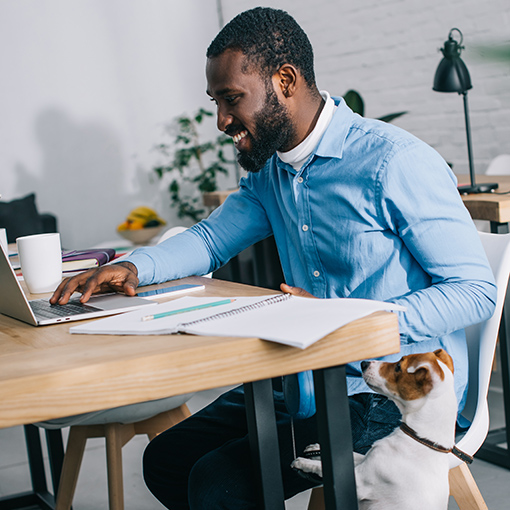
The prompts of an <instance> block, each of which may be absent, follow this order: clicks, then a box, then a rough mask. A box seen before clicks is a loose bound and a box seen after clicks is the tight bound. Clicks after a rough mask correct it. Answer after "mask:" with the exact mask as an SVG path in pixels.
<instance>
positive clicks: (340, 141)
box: [315, 97, 355, 159]
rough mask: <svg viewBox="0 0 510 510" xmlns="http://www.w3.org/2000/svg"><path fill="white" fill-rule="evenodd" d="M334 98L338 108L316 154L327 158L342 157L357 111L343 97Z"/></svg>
mask: <svg viewBox="0 0 510 510" xmlns="http://www.w3.org/2000/svg"><path fill="white" fill-rule="evenodd" d="M333 100H334V101H335V105H336V106H337V108H336V109H335V113H334V115H333V118H332V119H331V122H330V124H329V127H328V129H327V130H326V132H325V133H324V136H323V137H322V140H321V141H320V143H319V145H318V147H317V149H316V150H315V154H316V155H317V156H321V157H325V158H339V159H341V158H342V155H343V151H344V145H345V140H346V139H347V135H348V134H349V130H350V128H351V125H352V122H353V117H354V115H355V113H354V112H353V111H352V110H351V109H350V108H349V107H348V106H347V103H346V102H345V101H344V99H343V98H342V97H333Z"/></svg>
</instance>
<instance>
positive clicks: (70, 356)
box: [0, 277, 400, 509]
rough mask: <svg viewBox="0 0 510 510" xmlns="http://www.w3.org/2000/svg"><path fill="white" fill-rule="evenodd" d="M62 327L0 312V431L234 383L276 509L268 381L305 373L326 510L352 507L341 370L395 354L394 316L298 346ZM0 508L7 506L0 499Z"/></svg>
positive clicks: (212, 286) (216, 283)
mask: <svg viewBox="0 0 510 510" xmlns="http://www.w3.org/2000/svg"><path fill="white" fill-rule="evenodd" d="M182 282H186V283H203V284H205V285H206V289H205V290H204V291H201V292H197V293H195V295H197V296H200V295H202V296H236V295H239V296H241V295H245V296H251V295H263V294H269V293H273V292H272V291H267V290H265V289H260V288H256V287H249V286H245V285H240V284H235V283H231V282H225V281H220V280H214V279H208V278H199V277H191V278H186V279H183V280H182ZM69 327H70V325H69V323H65V324H59V325H56V326H44V327H37V328H36V327H32V326H29V325H27V324H24V323H21V322H19V321H17V320H14V319H11V318H9V317H5V316H2V315H0V427H10V426H13V425H21V424H30V423H33V422H37V421H42V420H48V419H52V418H58V417H62V416H69V415H72V414H78V413H84V412H89V411H97V410H100V409H108V408H112V407H116V406H121V405H126V404H133V403H137V402H143V401H147V400H153V399H159V398H164V397H169V396H173V395H179V394H183V393H188V392H195V391H201V390H206V389H210V388H215V387H222V386H227V385H234V384H241V383H244V385H245V392H246V399H247V415H248V422H249V434H250V440H251V444H252V453H253V455H254V461H255V463H256V464H257V466H258V467H259V472H260V473H261V475H260V480H259V481H260V483H261V484H262V487H263V488H264V491H263V497H262V499H263V501H262V502H261V507H264V508H267V509H269V508H271V509H272V508H274V509H276V508H278V509H283V508H284V504H283V489H282V483H281V472H280V468H279V459H278V457H279V456H278V454H277V452H278V445H277V437H276V421H275V417H274V406H273V403H272V386H271V378H273V377H277V376H281V375H285V374H290V373H295V372H300V371H304V370H314V380H315V385H316V399H317V419H318V423H319V439H320V441H321V444H322V445H323V452H324V458H323V462H324V471H325V474H324V479H325V498H326V504H327V508H342V509H351V508H357V502H356V492H355V484H354V473H353V462H352V455H351V452H352V443H351V435H350V421H349V418H348V417H349V408H348V402H347V398H346V383H345V369H344V364H345V363H348V362H351V361H356V360H360V359H365V358H373V357H378V356H382V355H386V354H390V353H394V352H398V350H399V348H400V344H399V335H398V321H397V317H396V315H395V314H392V313H385V312H384V313H383V312H378V313H375V314H372V315H370V316H369V317H366V318H364V319H361V320H358V321H355V322H352V323H351V324H348V325H346V326H344V327H342V328H340V329H338V330H337V331H335V332H334V333H332V334H330V335H328V336H327V337H325V338H323V339H322V340H320V341H319V342H317V343H316V344H314V345H312V346H311V347H309V348H308V349H306V350H300V349H296V348H292V347H288V346H284V345H280V344H276V343H273V342H267V341H262V340H260V339H257V338H222V337H202V336H190V335H174V336H146V337H140V336H107V335H105V336H101V335H98V336H89V335H71V334H69V332H68V330H69ZM330 402H334V405H330V404H329V403H330ZM37 434H38V431H37ZM43 489H44V490H45V488H44V487H43V488H42V489H41V486H38V487H35V486H34V491H33V492H34V493H35V492H37V491H39V492H44V490H43ZM46 492H47V491H46ZM45 497H46V500H51V497H50V496H48V494H45ZM40 504H41V508H51V506H50V505H51V501H50V503H48V506H44V504H43V503H40ZM0 507H1V508H15V507H14V506H12V505H11V506H7V503H6V498H4V499H3V500H2V499H0Z"/></svg>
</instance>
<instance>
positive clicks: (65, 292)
mask: <svg viewBox="0 0 510 510" xmlns="http://www.w3.org/2000/svg"><path fill="white" fill-rule="evenodd" d="M88 273H89V271H87V272H86V273H81V274H79V275H76V276H74V277H72V278H66V279H65V280H64V281H63V282H62V283H61V284H60V285H59V286H58V287H57V289H56V290H55V292H54V293H53V296H51V298H50V303H51V304H52V305H54V304H56V303H58V304H60V305H65V304H66V303H67V302H68V301H69V298H70V297H71V296H72V294H73V292H75V291H76V290H78V289H79V288H80V287H81V285H82V283H84V282H85V281H86V280H87V274H88Z"/></svg>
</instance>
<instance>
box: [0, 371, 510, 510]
mask: <svg viewBox="0 0 510 510" xmlns="http://www.w3.org/2000/svg"><path fill="white" fill-rule="evenodd" d="M218 393H219V390H212V391H206V392H202V393H199V394H197V395H195V396H194V397H193V398H192V399H191V400H190V402H189V407H190V410H191V411H192V412H195V411H197V410H198V409H200V408H201V407H203V406H204V405H206V404H207V403H208V402H210V401H211V400H213V399H214V398H215V397H216V395H217V394H218ZM490 403H491V427H499V426H502V425H503V411H502V391H501V386H500V381H498V374H497V372H496V373H495V375H494V377H493V383H492V385H491V390H490ZM65 432H66V431H65ZM146 444H147V440H146V438H144V437H142V436H137V437H135V438H134V439H132V440H131V441H130V442H129V443H128V444H127V445H126V446H125V447H124V448H123V465H124V493H125V510H161V509H162V508H163V506H162V505H160V504H159V503H158V502H157V501H156V500H155V499H154V498H153V497H152V496H151V494H150V493H149V492H148V491H147V489H146V488H145V485H144V482H143V479H142V476H141V460H140V459H141V456H142V453H143V450H144V448H145V446H146ZM471 471H472V473H473V476H474V478H475V480H476V481H477V483H478V486H479V488H480V490H481V492H482V495H483V496H484V498H485V501H486V503H487V506H488V508H490V509H491V510H507V509H508V499H509V496H510V489H509V487H510V470H507V469H504V468H499V467H497V466H494V465H492V464H489V463H486V462H483V461H481V460H478V459H475V461H474V463H473V464H472V466H471ZM29 489H30V479H29V475H28V470H27V460H26V456H25V449H24V437H23V429H22V428H21V427H13V428H9V429H0V497H1V496H6V495H8V494H15V493H17V492H21V491H25V490H29ZM308 498H309V494H308V493H304V494H300V495H298V496H296V497H295V498H293V499H292V500H290V501H288V502H287V504H286V509H287V510H304V509H306V508H307V503H308ZM73 508H74V510H106V509H107V508H108V504H107V489H106V468H105V451H104V441H103V440H101V439H92V440H89V441H88V443H87V449H86V452H85V456H84V460H83V465H82V469H81V474H80V478H79V480H78V486H77V489H76V495H75V498H74V504H73ZM456 509H458V506H457V505H456V503H455V501H453V500H452V499H451V501H450V505H449V507H448V510H456ZM0 510H2V509H0Z"/></svg>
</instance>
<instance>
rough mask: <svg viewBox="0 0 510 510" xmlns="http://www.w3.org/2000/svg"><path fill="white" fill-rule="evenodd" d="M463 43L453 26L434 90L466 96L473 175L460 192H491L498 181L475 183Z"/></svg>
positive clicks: (445, 44)
mask: <svg viewBox="0 0 510 510" xmlns="http://www.w3.org/2000/svg"><path fill="white" fill-rule="evenodd" d="M454 31H457V32H458V33H459V35H460V42H457V41H456V40H455V39H454V38H453V35H452V34H453V32H454ZM461 44H462V32H461V31H460V30H459V29H458V28H452V29H451V30H450V33H449V34H448V40H447V41H445V43H444V48H442V49H441V53H442V54H443V59H442V60H441V62H439V65H438V66H437V71H436V75H435V77H434V86H433V87H432V89H433V90H435V91H437V92H458V93H459V94H462V95H463V97H464V117H465V119H466V135H467V148H468V158H469V175H470V177H471V185H467V186H459V187H458V189H459V192H460V193H462V194H467V193H489V192H491V191H494V190H495V189H497V187H498V185H497V184H496V183H483V184H476V183H475V170H474V166H473V154H472V150H471V128H470V125H469V113H468V102H467V91H468V90H469V89H470V88H472V87H473V86H472V85H471V78H470V76H469V71H468V70H467V67H466V64H464V62H463V61H462V59H461V58H460V53H461V51H462V50H463V49H464V46H461Z"/></svg>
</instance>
